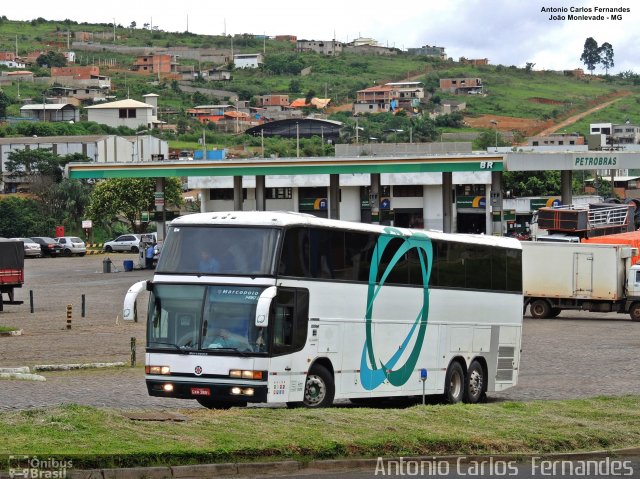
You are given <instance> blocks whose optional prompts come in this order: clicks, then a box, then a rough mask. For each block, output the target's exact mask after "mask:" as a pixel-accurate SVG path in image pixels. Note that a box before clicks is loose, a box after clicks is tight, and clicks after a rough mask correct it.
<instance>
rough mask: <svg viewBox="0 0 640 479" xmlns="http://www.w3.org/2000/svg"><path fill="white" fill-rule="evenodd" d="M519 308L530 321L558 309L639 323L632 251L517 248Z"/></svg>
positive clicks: (638, 271)
mask: <svg viewBox="0 0 640 479" xmlns="http://www.w3.org/2000/svg"><path fill="white" fill-rule="evenodd" d="M522 250H523V251H522V283H523V294H524V308H525V310H526V308H527V306H528V307H529V310H530V312H531V316H532V317H534V318H538V319H542V318H553V317H555V316H557V315H558V314H560V312H561V311H562V310H563V309H575V310H583V311H592V312H616V313H628V314H629V315H630V316H631V319H632V320H633V321H640V264H636V265H632V261H631V258H632V257H633V256H634V255H635V254H637V250H636V249H635V248H631V247H629V246H626V245H607V244H589V243H577V244H576V243H545V242H523V243H522Z"/></svg>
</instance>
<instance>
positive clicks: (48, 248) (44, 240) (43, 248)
mask: <svg viewBox="0 0 640 479" xmlns="http://www.w3.org/2000/svg"><path fill="white" fill-rule="evenodd" d="M31 239H32V240H33V241H34V242H35V243H38V244H39V245H40V252H41V253H42V256H51V257H53V256H60V255H61V254H62V245H59V244H58V242H57V241H56V240H54V239H53V238H50V237H48V236H32V237H31Z"/></svg>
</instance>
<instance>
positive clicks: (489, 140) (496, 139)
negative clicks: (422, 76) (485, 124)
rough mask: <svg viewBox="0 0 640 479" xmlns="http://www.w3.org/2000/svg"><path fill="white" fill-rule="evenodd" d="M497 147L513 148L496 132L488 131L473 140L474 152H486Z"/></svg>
mask: <svg viewBox="0 0 640 479" xmlns="http://www.w3.org/2000/svg"><path fill="white" fill-rule="evenodd" d="M496 146H511V145H510V143H507V142H506V141H504V140H503V138H502V135H501V134H500V133H497V132H496V131H495V130H486V131H483V132H482V133H480V135H479V136H478V137H477V138H476V139H475V140H473V149H474V150H486V149H487V148H495V147H496Z"/></svg>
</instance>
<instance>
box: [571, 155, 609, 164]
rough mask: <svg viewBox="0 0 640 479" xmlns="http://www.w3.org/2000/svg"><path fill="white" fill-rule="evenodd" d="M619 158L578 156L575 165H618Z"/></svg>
mask: <svg viewBox="0 0 640 479" xmlns="http://www.w3.org/2000/svg"><path fill="white" fill-rule="evenodd" d="M617 164H618V158H617V157H615V156H613V157H606V156H578V157H576V162H575V165H574V166H616V165H617Z"/></svg>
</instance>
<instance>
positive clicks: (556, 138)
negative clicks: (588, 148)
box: [527, 133, 585, 146]
mask: <svg viewBox="0 0 640 479" xmlns="http://www.w3.org/2000/svg"><path fill="white" fill-rule="evenodd" d="M584 144H585V143H584V137H583V136H580V135H578V134H577V133H571V134H557V135H547V136H531V137H529V138H527V145H528V146H573V145H584Z"/></svg>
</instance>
